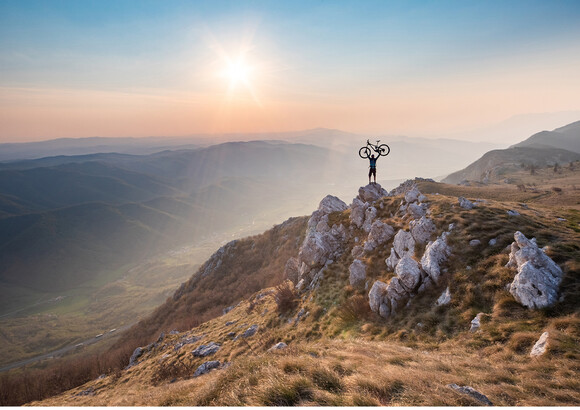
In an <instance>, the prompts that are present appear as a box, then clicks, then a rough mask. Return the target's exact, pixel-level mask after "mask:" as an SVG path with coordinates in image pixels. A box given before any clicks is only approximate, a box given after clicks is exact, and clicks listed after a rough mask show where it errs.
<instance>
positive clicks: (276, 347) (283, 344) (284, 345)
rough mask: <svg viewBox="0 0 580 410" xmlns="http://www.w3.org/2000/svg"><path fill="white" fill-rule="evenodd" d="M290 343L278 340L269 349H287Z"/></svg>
mask: <svg viewBox="0 0 580 410" xmlns="http://www.w3.org/2000/svg"><path fill="white" fill-rule="evenodd" d="M287 347H288V345H287V344H286V343H284V342H278V343H276V344H275V345H274V346H272V347H271V348H270V349H269V350H283V349H286V348H287Z"/></svg>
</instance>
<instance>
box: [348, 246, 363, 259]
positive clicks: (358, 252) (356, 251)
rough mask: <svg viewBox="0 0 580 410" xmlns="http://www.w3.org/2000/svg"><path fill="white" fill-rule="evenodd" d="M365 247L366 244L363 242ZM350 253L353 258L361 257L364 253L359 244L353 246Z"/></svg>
mask: <svg viewBox="0 0 580 410" xmlns="http://www.w3.org/2000/svg"><path fill="white" fill-rule="evenodd" d="M365 248H366V244H365ZM350 254H351V255H352V257H353V258H355V259H358V258H362V256H363V255H364V248H363V247H362V246H360V245H356V246H353V247H352V250H351V251H350Z"/></svg>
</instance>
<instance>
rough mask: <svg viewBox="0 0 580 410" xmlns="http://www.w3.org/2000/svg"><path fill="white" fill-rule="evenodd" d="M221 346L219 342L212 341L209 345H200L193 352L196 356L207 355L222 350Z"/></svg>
mask: <svg viewBox="0 0 580 410" xmlns="http://www.w3.org/2000/svg"><path fill="white" fill-rule="evenodd" d="M220 347H221V346H220V345H219V344H218V343H214V342H211V343H209V344H207V345H201V346H199V347H198V348H196V349H195V350H194V351H193V352H191V354H192V355H194V356H195V357H206V356H209V355H210V354H214V353H215V352H217V351H218V350H220Z"/></svg>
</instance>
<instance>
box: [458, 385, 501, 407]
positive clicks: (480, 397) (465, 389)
mask: <svg viewBox="0 0 580 410" xmlns="http://www.w3.org/2000/svg"><path fill="white" fill-rule="evenodd" d="M447 387H449V388H451V389H453V390H455V391H458V392H460V393H463V394H467V395H469V396H471V397H473V398H474V399H475V400H477V401H479V402H481V403H483V404H485V405H487V406H493V403H492V402H491V401H490V400H489V399H488V398H487V397H486V396H485V395H483V394H481V393H480V392H478V391H477V390H475V389H474V388H473V387H470V386H458V385H456V384H455V383H453V384H448V385H447Z"/></svg>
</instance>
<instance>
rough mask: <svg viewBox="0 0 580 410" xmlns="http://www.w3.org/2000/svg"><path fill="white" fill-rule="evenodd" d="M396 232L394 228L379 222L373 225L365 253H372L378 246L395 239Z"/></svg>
mask: <svg viewBox="0 0 580 410" xmlns="http://www.w3.org/2000/svg"><path fill="white" fill-rule="evenodd" d="M394 234H395V230H394V229H393V227H392V226H390V225H387V224H386V223H384V222H382V221H380V220H377V221H375V222H373V224H372V225H371V228H370V231H369V236H368V238H367V241H366V243H365V246H364V251H365V252H372V251H373V250H374V249H375V248H376V247H377V246H380V245H382V244H384V243H385V242H387V241H388V240H389V239H391V238H392V237H393V235H394Z"/></svg>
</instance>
